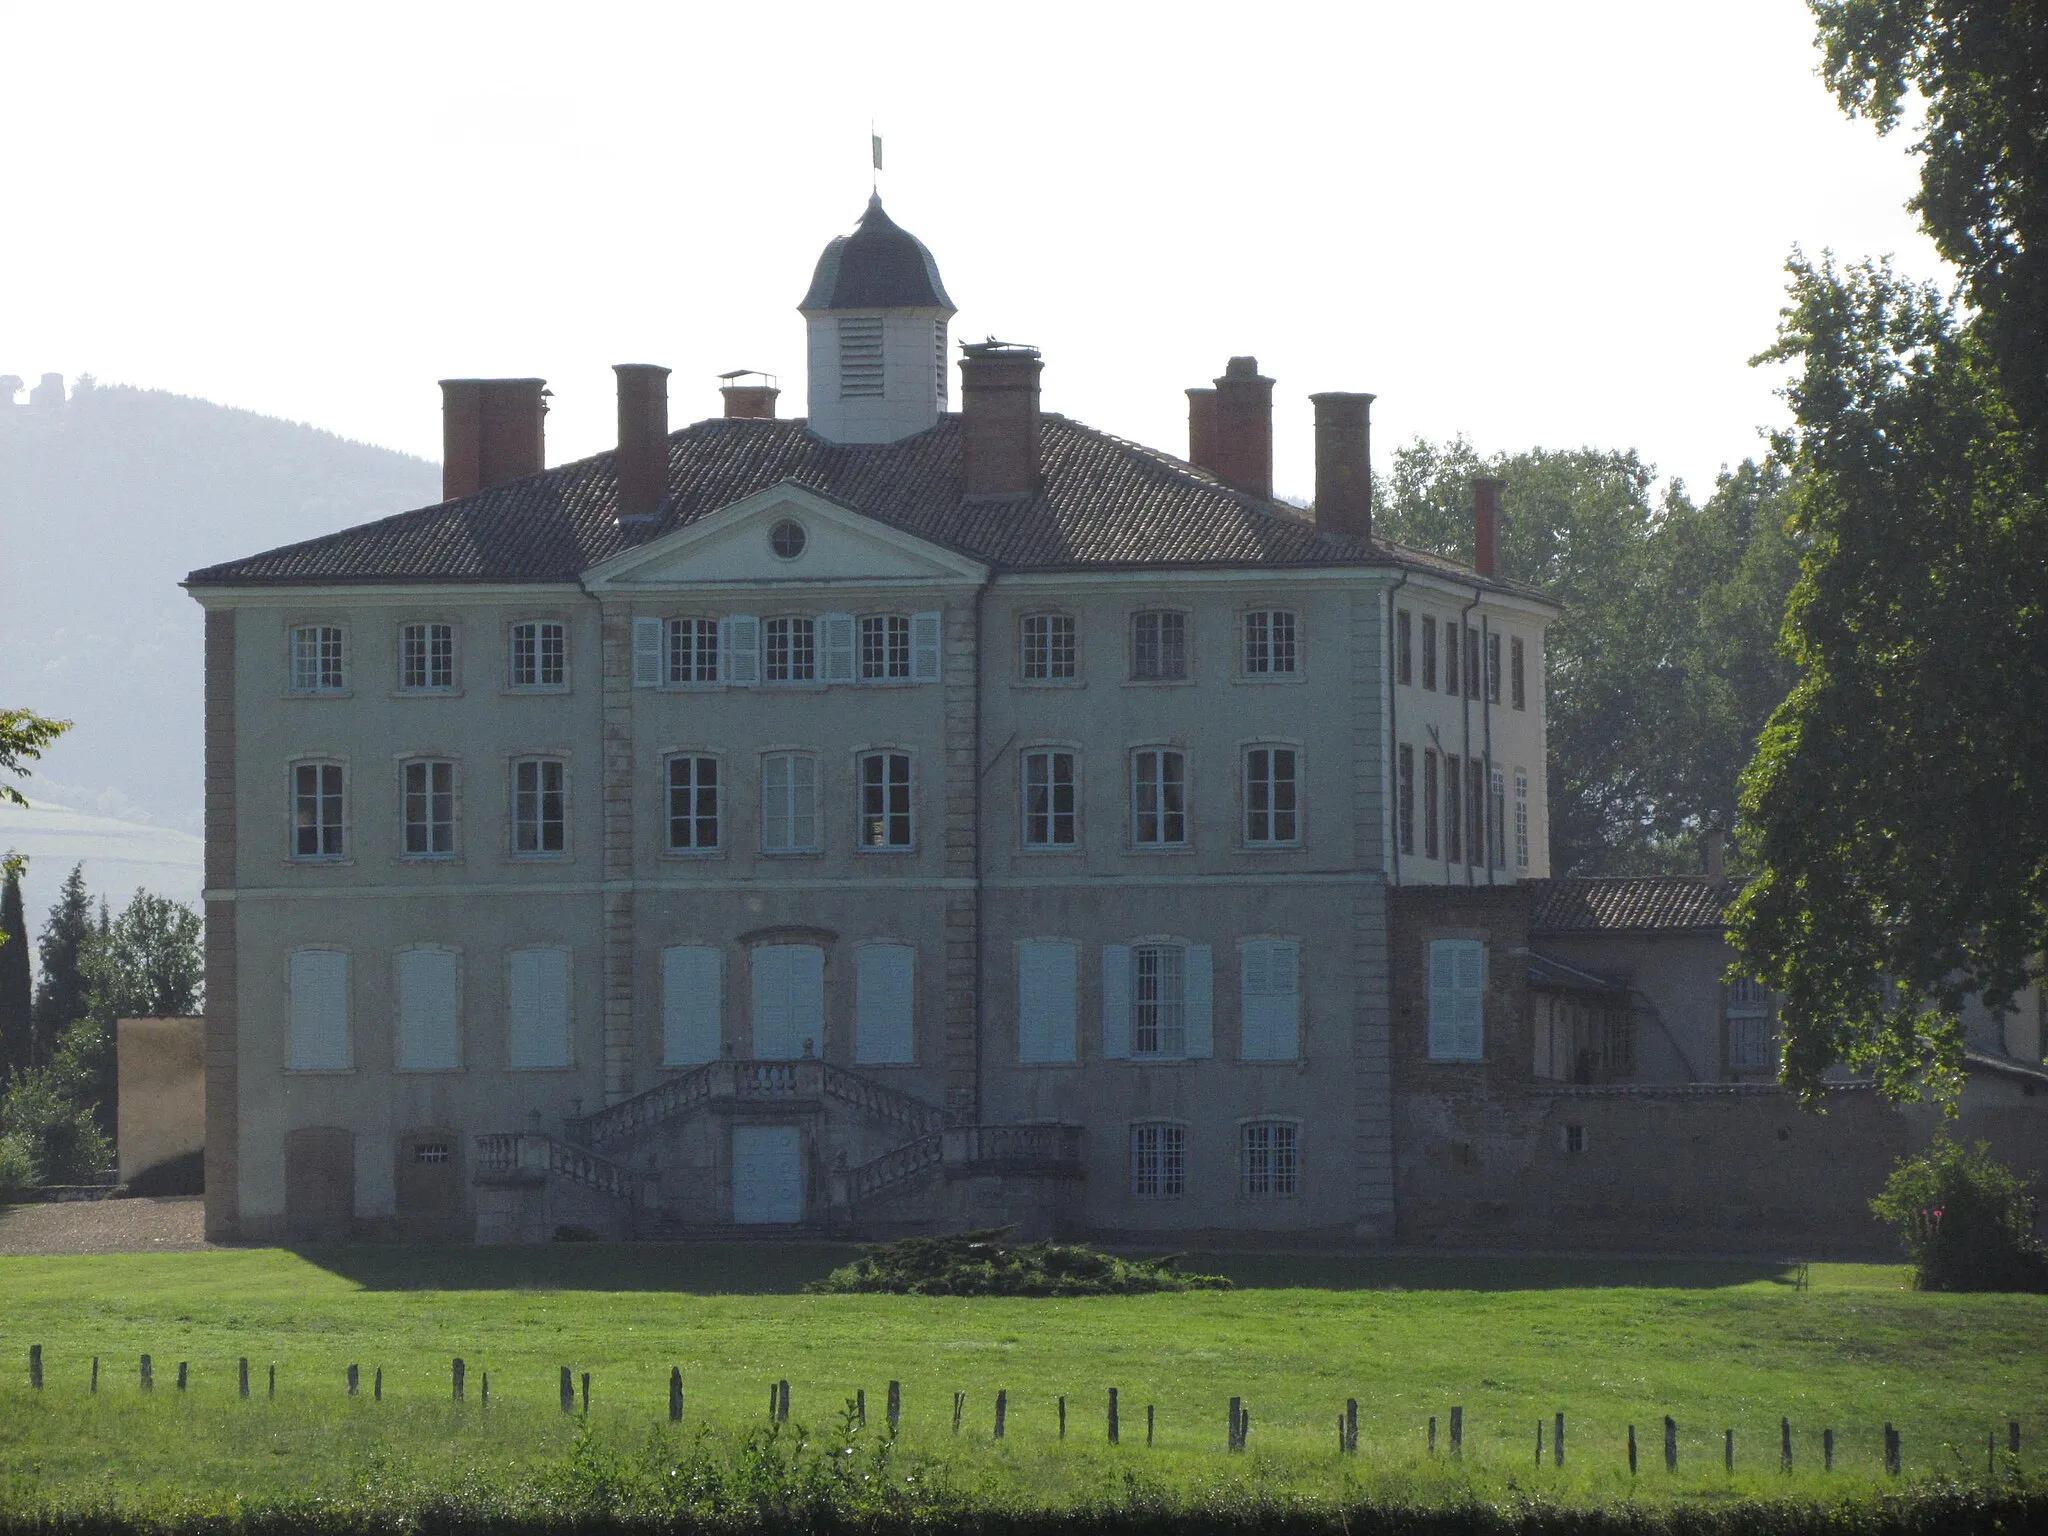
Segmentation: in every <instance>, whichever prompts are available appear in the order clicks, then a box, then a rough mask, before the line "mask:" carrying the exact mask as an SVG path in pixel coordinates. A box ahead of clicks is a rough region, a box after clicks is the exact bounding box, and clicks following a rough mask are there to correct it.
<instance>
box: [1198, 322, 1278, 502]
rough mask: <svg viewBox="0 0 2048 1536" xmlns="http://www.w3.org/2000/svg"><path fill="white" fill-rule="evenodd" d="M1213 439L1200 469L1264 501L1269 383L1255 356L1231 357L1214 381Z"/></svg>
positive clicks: (1269, 482) (1268, 490) (1269, 468)
mask: <svg viewBox="0 0 2048 1536" xmlns="http://www.w3.org/2000/svg"><path fill="white" fill-rule="evenodd" d="M1215 413H1216V414H1215V423H1214V436H1213V439H1212V444H1213V446H1212V448H1211V457H1212V458H1213V459H1214V461H1215V462H1214V463H1212V464H1210V465H1208V466H1206V467H1207V468H1208V469H1209V470H1210V471H1211V473H1213V474H1214V475H1215V476H1216V478H1217V479H1219V480H1221V481H1223V482H1224V483H1225V484H1226V485H1233V486H1235V487H1236V488H1237V489H1238V490H1240V491H1249V492H1250V493H1251V494H1252V495H1254V496H1263V497H1265V498H1267V499H1268V500H1270V499H1271V498H1272V495H1273V381H1272V380H1271V379H1269V378H1266V377H1265V376H1264V375H1263V374H1261V373H1260V372H1259V360H1258V359H1257V358H1255V357H1233V358H1232V359H1231V360H1230V361H1229V362H1228V363H1227V364H1225V365H1224V369H1223V377H1222V378H1220V379H1218V380H1217V381H1216V405H1215Z"/></svg>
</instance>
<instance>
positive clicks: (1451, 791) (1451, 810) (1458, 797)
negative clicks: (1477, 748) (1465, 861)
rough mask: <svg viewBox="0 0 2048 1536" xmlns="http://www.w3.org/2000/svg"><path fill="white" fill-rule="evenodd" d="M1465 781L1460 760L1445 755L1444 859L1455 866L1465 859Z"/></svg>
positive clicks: (1448, 754) (1447, 754)
mask: <svg viewBox="0 0 2048 1536" xmlns="http://www.w3.org/2000/svg"><path fill="white" fill-rule="evenodd" d="M1464 850H1465V781H1464V778H1463V770H1461V769H1460V768H1459V766H1458V759H1457V758H1455V757H1454V756H1452V755H1451V754H1450V753H1448V752H1446V753H1445V754H1444V857H1445V858H1447V859H1449V860H1450V861H1451V862H1452V863H1453V864H1455V863H1457V862H1458V860H1459V859H1461V858H1463V857H1464Z"/></svg>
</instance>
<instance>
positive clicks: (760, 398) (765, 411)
mask: <svg viewBox="0 0 2048 1536" xmlns="http://www.w3.org/2000/svg"><path fill="white" fill-rule="evenodd" d="M718 392H719V394H720V395H722V396H724V398H725V415H726V419H727V420H728V421H773V420H774V419H775V401H776V399H777V397H779V396H780V395H781V393H782V391H781V390H779V389H777V388H776V387H775V386H774V385H772V384H727V385H725V386H723V387H722V388H721V389H720V390H719V391H718Z"/></svg>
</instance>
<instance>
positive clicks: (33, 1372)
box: [28, 1344, 43, 1392]
mask: <svg viewBox="0 0 2048 1536" xmlns="http://www.w3.org/2000/svg"><path fill="white" fill-rule="evenodd" d="M28 1384H29V1386H30V1387H32V1388H33V1389H34V1390H36V1391H38V1392H40V1391H42V1390H43V1346H42V1345H40V1344H31V1345H29V1347H28Z"/></svg>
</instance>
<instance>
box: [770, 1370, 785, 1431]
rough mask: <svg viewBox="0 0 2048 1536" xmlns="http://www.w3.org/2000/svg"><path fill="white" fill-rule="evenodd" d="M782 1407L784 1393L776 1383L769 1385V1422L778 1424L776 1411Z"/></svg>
mask: <svg viewBox="0 0 2048 1536" xmlns="http://www.w3.org/2000/svg"><path fill="white" fill-rule="evenodd" d="M781 1406H782V1392H781V1389H780V1388H778V1387H777V1386H776V1385H775V1383H774V1382H772V1381H771V1382H769V1383H768V1422H769V1423H770V1424H773V1423H776V1422H777V1420H776V1417H775V1410H776V1409H777V1408H780V1407H781Z"/></svg>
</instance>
